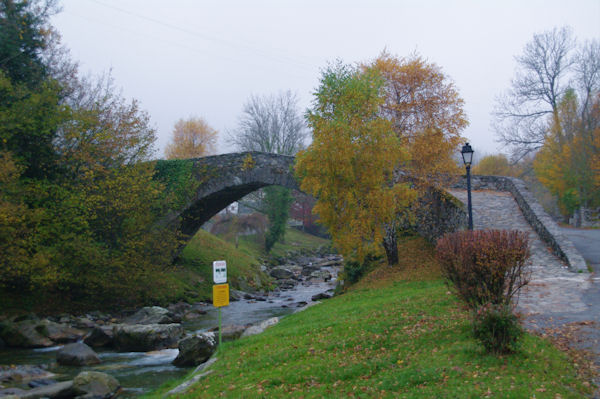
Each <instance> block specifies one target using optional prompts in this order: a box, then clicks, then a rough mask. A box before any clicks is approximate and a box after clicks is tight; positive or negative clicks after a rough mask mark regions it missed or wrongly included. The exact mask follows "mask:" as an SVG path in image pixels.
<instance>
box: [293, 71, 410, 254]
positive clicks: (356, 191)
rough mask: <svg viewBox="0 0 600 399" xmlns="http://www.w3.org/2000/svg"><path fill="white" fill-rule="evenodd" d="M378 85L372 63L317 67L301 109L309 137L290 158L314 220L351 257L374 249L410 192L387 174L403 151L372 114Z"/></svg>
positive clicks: (382, 121) (377, 107)
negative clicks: (311, 92) (310, 97)
mask: <svg viewBox="0 0 600 399" xmlns="http://www.w3.org/2000/svg"><path fill="white" fill-rule="evenodd" d="M382 87H383V80H382V79H381V76H380V75H379V74H378V73H377V72H376V71H374V70H367V71H362V72H361V71H360V70H357V69H355V68H352V67H349V66H346V65H341V64H338V65H336V66H334V67H330V68H328V69H327V70H326V71H324V73H323V75H322V77H321V82H320V86H319V88H318V89H317V92H316V93H315V102H314V106H313V108H312V109H311V110H310V111H309V112H308V123H309V126H310V127H311V128H312V131H313V142H312V144H311V145H310V146H309V147H308V148H307V149H306V150H304V151H301V152H300V153H298V155H297V157H296V173H297V175H298V177H299V178H300V181H301V185H300V186H301V188H302V190H304V191H305V192H308V193H310V194H312V195H314V196H315V197H316V198H317V203H316V205H315V207H314V212H315V213H316V214H318V215H319V221H320V222H321V223H323V224H324V225H325V226H327V227H328V229H329V232H330V233H331V235H332V237H333V241H334V243H335V245H336V246H337V247H338V248H339V250H340V251H341V252H342V253H343V254H344V256H345V257H347V258H357V259H358V260H359V261H362V260H363V259H364V258H365V256H366V255H367V254H373V253H381V252H382V243H383V239H384V236H385V234H386V232H385V228H386V225H388V224H390V223H391V222H392V221H393V219H394V218H395V217H396V215H397V214H398V213H399V212H400V211H401V210H402V209H404V208H406V207H407V206H408V205H409V204H410V202H411V201H412V200H413V199H414V192H413V191H412V190H411V189H410V187H409V186H408V185H405V184H394V181H393V172H394V169H395V167H396V165H399V164H403V163H406V162H408V161H409V158H408V153H407V151H406V149H405V148H404V147H403V146H401V145H400V143H399V139H398V137H397V136H396V134H395V133H394V131H393V129H392V126H391V123H390V121H389V120H386V119H385V118H382V117H381V116H380V106H381V105H382V103H383V101H384V97H383V96H382ZM387 250H388V248H386V255H388V261H389V262H390V263H393V259H390V253H389V252H388V251H387ZM390 250H391V249H390Z"/></svg>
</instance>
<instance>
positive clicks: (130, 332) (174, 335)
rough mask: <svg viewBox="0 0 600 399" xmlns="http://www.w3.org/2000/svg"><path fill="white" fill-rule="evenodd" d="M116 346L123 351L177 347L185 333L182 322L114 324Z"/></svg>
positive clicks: (146, 350)
mask: <svg viewBox="0 0 600 399" xmlns="http://www.w3.org/2000/svg"><path fill="white" fill-rule="evenodd" d="M113 333H114V341H113V342H114V346H115V348H116V349H117V350H119V351H121V352H148V351H153V350H159V349H165V348H175V347H177V342H178V341H179V338H181V336H182V335H183V328H182V327H181V325H180V324H134V325H127V324H121V325H117V326H114V328H113Z"/></svg>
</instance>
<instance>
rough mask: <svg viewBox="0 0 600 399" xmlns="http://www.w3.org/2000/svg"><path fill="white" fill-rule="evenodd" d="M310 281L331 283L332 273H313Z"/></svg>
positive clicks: (319, 271) (320, 271)
mask: <svg viewBox="0 0 600 399" xmlns="http://www.w3.org/2000/svg"><path fill="white" fill-rule="evenodd" d="M308 279H309V280H323V281H329V280H331V273H329V272H328V271H327V270H317V271H314V272H312V273H311V274H310V276H309V277H308Z"/></svg>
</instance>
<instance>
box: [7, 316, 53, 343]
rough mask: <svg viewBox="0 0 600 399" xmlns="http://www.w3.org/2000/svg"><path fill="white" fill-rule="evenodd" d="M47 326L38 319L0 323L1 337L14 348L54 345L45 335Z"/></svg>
mask: <svg viewBox="0 0 600 399" xmlns="http://www.w3.org/2000/svg"><path fill="white" fill-rule="evenodd" d="M45 331H46V329H45V326H44V325H43V324H41V323H40V321H39V320H36V319H26V320H22V321H19V322H7V321H5V322H2V323H0V338H1V339H2V340H3V341H4V343H5V344H6V346H8V347H13V348H44V347H48V346H53V345H54V342H52V341H51V340H50V339H49V338H47V337H46V336H44V334H43V333H44V332H45Z"/></svg>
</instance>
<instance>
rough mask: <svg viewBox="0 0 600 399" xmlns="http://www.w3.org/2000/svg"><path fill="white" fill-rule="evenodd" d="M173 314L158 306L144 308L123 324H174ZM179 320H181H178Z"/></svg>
mask: <svg viewBox="0 0 600 399" xmlns="http://www.w3.org/2000/svg"><path fill="white" fill-rule="evenodd" d="M175 319H176V317H175V314H174V313H172V312H170V311H169V310H168V309H165V308H161V307H160V306H146V307H143V308H141V309H140V310H138V311H137V312H136V313H135V314H133V315H132V316H129V317H128V318H126V319H125V320H123V323H125V324H172V323H174V322H175ZM180 320H181V318H180Z"/></svg>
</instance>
